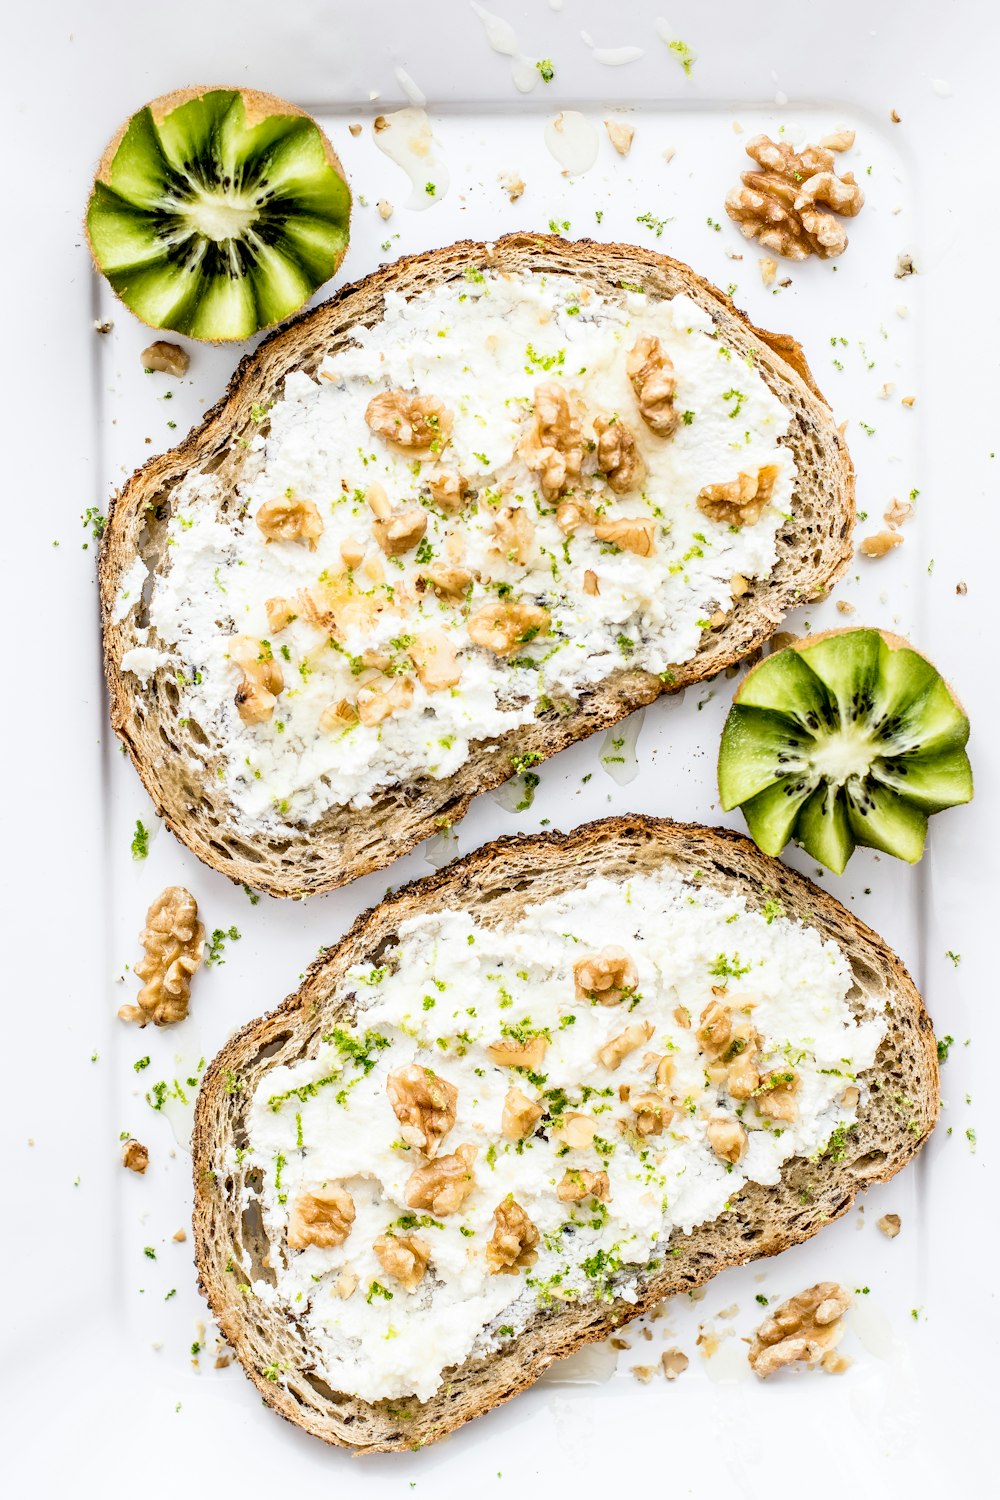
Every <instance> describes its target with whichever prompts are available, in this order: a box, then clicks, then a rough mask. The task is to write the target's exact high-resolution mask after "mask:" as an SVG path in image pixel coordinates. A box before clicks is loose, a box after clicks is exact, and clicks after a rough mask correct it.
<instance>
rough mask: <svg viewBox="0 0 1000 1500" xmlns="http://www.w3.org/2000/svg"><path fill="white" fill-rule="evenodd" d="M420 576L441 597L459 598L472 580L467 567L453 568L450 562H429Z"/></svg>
mask: <svg viewBox="0 0 1000 1500" xmlns="http://www.w3.org/2000/svg"><path fill="white" fill-rule="evenodd" d="M420 576H421V578H423V579H424V580H425V582H426V583H429V584H430V586H431V588H432V589H433V590H434V592H435V594H438V595H439V596H440V597H441V598H442V599H461V597H462V595H463V594H464V593H465V591H466V589H467V588H468V587H469V584H470V583H471V582H472V574H471V573H470V572H469V571H468V569H467V568H455V567H452V566H451V564H450V563H431V565H430V567H427V568H424V570H423V572H422V573H421V575H420Z"/></svg>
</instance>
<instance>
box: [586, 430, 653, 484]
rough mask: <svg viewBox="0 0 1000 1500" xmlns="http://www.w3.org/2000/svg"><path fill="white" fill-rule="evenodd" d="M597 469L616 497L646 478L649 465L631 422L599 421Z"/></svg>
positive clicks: (597, 431) (596, 431)
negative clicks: (636, 439) (645, 461)
mask: <svg viewBox="0 0 1000 1500" xmlns="http://www.w3.org/2000/svg"><path fill="white" fill-rule="evenodd" d="M594 432H595V433H596V434H597V467H598V468H599V469H600V471H601V473H602V474H603V475H604V477H605V479H606V480H607V481H608V485H609V486H610V488H611V489H612V490H614V492H615V494H616V495H625V494H627V493H628V491H629V490H633V489H635V488H636V487H637V486H638V485H640V484H642V481H643V480H644V479H645V477H646V465H645V463H644V462H643V458H642V454H641V453H640V452H639V450H638V448H637V447H636V445H635V437H634V436H633V433H632V429H631V428H630V427H629V425H628V423H627V422H623V421H622V420H621V418H620V417H595V418H594Z"/></svg>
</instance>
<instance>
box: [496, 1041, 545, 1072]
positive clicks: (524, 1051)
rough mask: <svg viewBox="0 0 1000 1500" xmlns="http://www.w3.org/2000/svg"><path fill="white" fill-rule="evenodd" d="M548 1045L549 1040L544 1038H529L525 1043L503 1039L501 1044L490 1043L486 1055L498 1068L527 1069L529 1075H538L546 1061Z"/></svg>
mask: <svg viewBox="0 0 1000 1500" xmlns="http://www.w3.org/2000/svg"><path fill="white" fill-rule="evenodd" d="M548 1045H549V1043H548V1038H547V1037H544V1036H529V1037H528V1038H527V1039H526V1040H525V1041H523V1042H519V1041H517V1040H515V1038H513V1037H503V1038H502V1039H501V1040H500V1041H499V1042H491V1043H490V1045H489V1046H488V1047H487V1048H486V1055H487V1056H488V1058H489V1060H490V1062H491V1063H495V1064H496V1066H497V1067H498V1068H526V1069H527V1071H528V1072H529V1073H537V1072H538V1070H539V1068H540V1067H541V1066H542V1063H543V1062H544V1061H545V1052H546V1049H547V1047H548Z"/></svg>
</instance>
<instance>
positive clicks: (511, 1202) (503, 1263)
mask: <svg viewBox="0 0 1000 1500" xmlns="http://www.w3.org/2000/svg"><path fill="white" fill-rule="evenodd" d="M493 1223H494V1229H493V1237H492V1239H491V1240H490V1241H489V1243H488V1244H487V1246H486V1267H487V1270H488V1271H489V1272H490V1273H491V1275H494V1276H496V1275H510V1276H516V1274H517V1272H518V1271H520V1270H521V1269H522V1267H524V1266H533V1265H534V1263H535V1261H536V1260H537V1259H538V1251H537V1250H536V1249H535V1246H536V1245H537V1244H538V1240H539V1234H538V1230H537V1229H536V1228H535V1226H534V1224H533V1223H532V1222H531V1220H530V1219H529V1218H528V1215H527V1214H526V1213H525V1211H524V1209H523V1208H522V1207H521V1205H520V1204H519V1203H518V1202H516V1200H515V1198H514V1195H513V1194H512V1193H508V1194H507V1197H506V1198H505V1199H504V1200H503V1202H502V1203H498V1204H497V1206H496V1208H495V1209H494V1210H493Z"/></svg>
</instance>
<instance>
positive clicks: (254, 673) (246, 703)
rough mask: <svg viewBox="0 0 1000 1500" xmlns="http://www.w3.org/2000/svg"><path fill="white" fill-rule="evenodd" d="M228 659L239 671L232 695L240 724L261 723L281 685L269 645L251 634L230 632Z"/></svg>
mask: <svg viewBox="0 0 1000 1500" xmlns="http://www.w3.org/2000/svg"><path fill="white" fill-rule="evenodd" d="M229 659H230V661H233V662H235V664H236V665H237V666H238V667H239V668H240V669H241V671H242V673H243V681H242V682H241V683H240V685H239V687H238V688H237V689H236V696H235V699H234V702H235V704H236V710H237V712H238V714H239V716H240V718H241V719H242V720H243V722H244V724H265V723H266V722H267V721H268V719H270V717H271V715H272V714H273V713H274V705H275V704H276V703H277V701H278V694H279V693H280V692H283V691H284V687H285V679H284V677H283V676H282V675H281V668H280V667H279V666H278V663H277V662H276V661H275V659H274V656H273V653H271V648H270V647H269V646H268V647H265V646H264V644H263V642H261V641H258V640H255V639H254V637H253V636H250V635H234V636H233V637H232V638H231V639H230V642H229Z"/></svg>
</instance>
